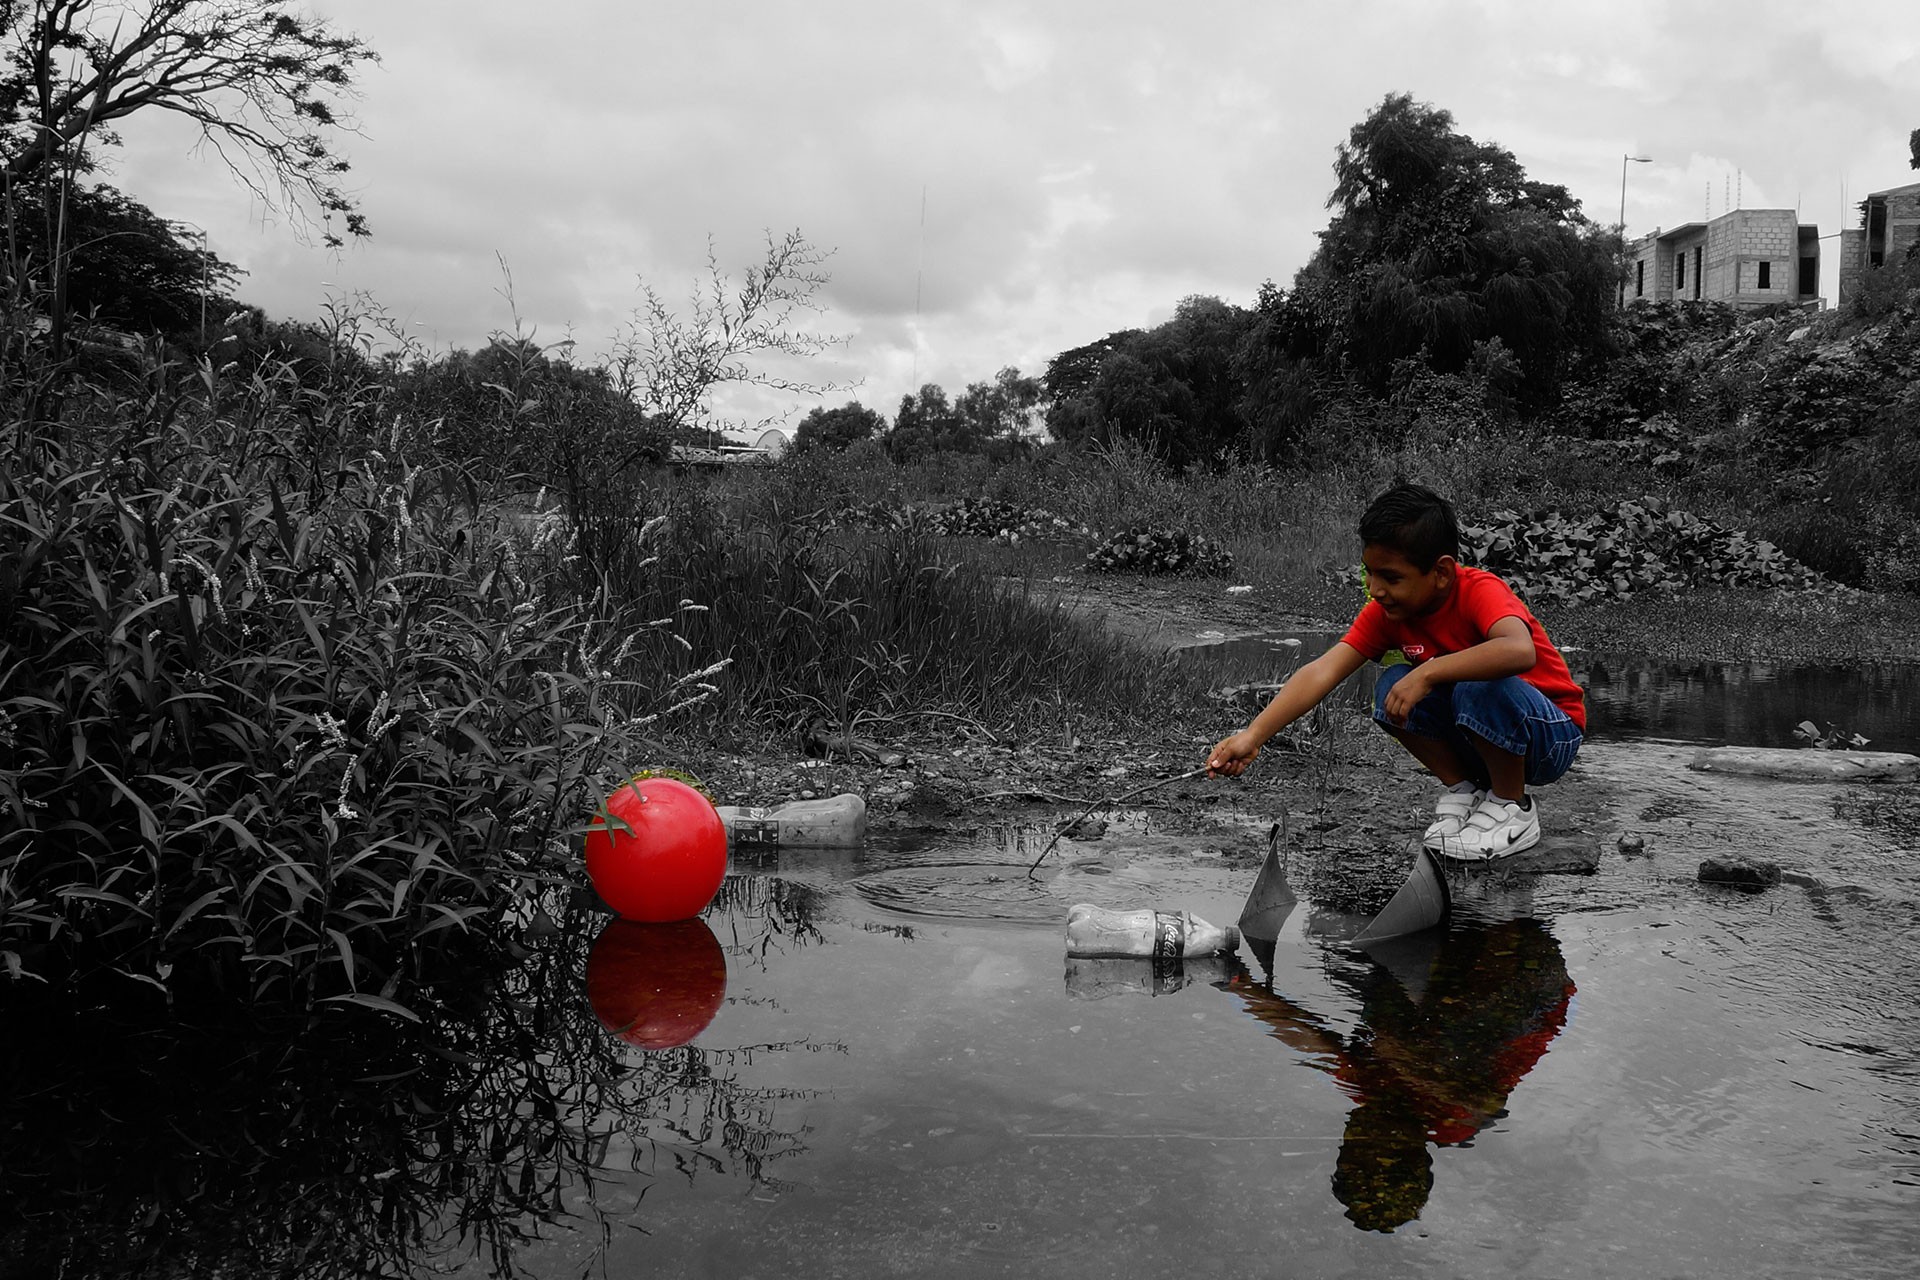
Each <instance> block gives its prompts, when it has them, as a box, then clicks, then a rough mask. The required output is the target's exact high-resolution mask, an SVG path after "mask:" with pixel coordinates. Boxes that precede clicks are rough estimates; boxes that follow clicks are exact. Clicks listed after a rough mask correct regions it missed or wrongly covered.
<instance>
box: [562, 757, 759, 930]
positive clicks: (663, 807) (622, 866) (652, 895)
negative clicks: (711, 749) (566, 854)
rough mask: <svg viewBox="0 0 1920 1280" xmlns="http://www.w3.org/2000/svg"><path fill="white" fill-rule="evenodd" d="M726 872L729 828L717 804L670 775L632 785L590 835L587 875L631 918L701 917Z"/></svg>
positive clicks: (611, 801)
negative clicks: (721, 818)
mask: <svg viewBox="0 0 1920 1280" xmlns="http://www.w3.org/2000/svg"><path fill="white" fill-rule="evenodd" d="M726 875H727V828H726V824H724V823H722V822H721V821H720V814H719V813H718V812H717V811H716V810H715V809H714V807H713V802H712V801H710V800H708V799H707V798H706V797H705V796H703V795H701V794H700V793H699V792H698V791H695V790H694V789H693V788H692V787H690V786H688V785H687V784H686V783H684V782H675V781H674V780H673V779H672V778H639V779H635V780H634V781H632V782H629V783H627V785H625V786H624V787H621V788H620V789H619V790H618V791H616V792H614V793H613V794H612V795H610V796H608V797H607V803H606V807H605V808H604V809H603V810H602V812H601V813H600V815H599V816H597V817H596V818H594V820H593V827H592V829H591V830H589V831H588V832H587V878H588V879H589V880H591V881H593V887H594V888H595V889H596V890H597V891H599V894H600V896H601V897H602V898H604V899H605V900H606V903H607V905H608V906H610V907H612V908H613V909H614V910H615V911H617V912H619V913H620V914H621V915H623V916H625V917H626V918H627V919H629V920H645V921H654V922H659V921H666V920H686V919H689V918H690V917H693V916H697V915H699V914H700V913H701V912H702V911H705V910H706V909H707V904H708V903H709V902H712V901H713V895H714V894H715V893H718V892H719V890H720V882H721V881H722V880H724V879H725V878H726Z"/></svg>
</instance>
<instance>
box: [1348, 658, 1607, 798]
mask: <svg viewBox="0 0 1920 1280" xmlns="http://www.w3.org/2000/svg"><path fill="white" fill-rule="evenodd" d="M1411 670H1413V668H1412V667H1409V666H1404V665H1396V666H1391V667H1388V668H1386V669H1385V670H1384V671H1382V672H1381V673H1380V681H1379V683H1378V684H1376V685H1375V686H1374V690H1373V718H1374V720H1375V721H1376V722H1378V723H1379V724H1381V725H1383V726H1384V725H1387V724H1389V721H1388V720H1387V693H1388V691H1389V690H1391V689H1392V688H1393V686H1394V685H1396V684H1398V683H1399V682H1400V680H1401V678H1402V677H1403V676H1405V675H1406V674H1407V672H1409V671H1411ZM1393 727H1394V728H1399V729H1404V730H1405V731H1406V732H1408V733H1411V734H1413V735H1415V736H1416V737H1421V738H1437V739H1439V740H1440V741H1442V742H1445V743H1447V744H1448V745H1449V746H1451V747H1452V748H1453V749H1454V754H1456V755H1458V756H1459V757H1460V763H1461V764H1462V765H1463V766H1465V768H1466V769H1467V771H1468V773H1469V775H1470V776H1471V777H1472V778H1473V781H1474V782H1475V783H1476V784H1478V785H1479V786H1482V787H1484V786H1486V785H1487V769H1486V764H1485V762H1484V761H1482V760H1481V759H1480V753H1479V752H1478V751H1477V750H1475V749H1474V745H1473V740H1472V739H1471V738H1469V737H1468V736H1467V734H1466V732H1465V731H1466V730H1472V731H1473V732H1474V733H1477V734H1479V735H1480V737H1482V738H1484V739H1485V740H1486V741H1488V742H1490V743H1492V744H1493V745H1494V746H1496V747H1499V748H1500V749H1501V750H1502V751H1510V752H1512V753H1513V754H1515V755H1524V756H1525V757H1526V758H1527V785H1528V786H1540V785H1542V784H1544V783H1548V782H1552V781H1553V780H1554V779H1555V778H1558V777H1559V776H1560V775H1561V774H1563V773H1565V772H1566V771H1567V770H1568V768H1569V767H1571V766H1572V764H1573V758H1574V756H1575V755H1576V754H1578V753H1579V750H1580V743H1581V742H1582V741H1583V737H1582V735H1581V733H1580V726H1579V725H1577V724H1575V723H1574V722H1573V720H1572V719H1571V718H1570V717H1569V716H1568V715H1567V713H1566V712H1564V711H1562V710H1561V709H1560V708H1559V707H1558V706H1556V705H1554V702H1553V699H1551V698H1549V697H1547V695H1546V694H1544V693H1542V692H1540V690H1538V689H1536V688H1534V687H1533V686H1532V685H1530V684H1528V683H1527V682H1526V681H1525V680H1522V679H1521V678H1520V677H1519V676H1507V677H1505V678H1504V679H1500V680H1462V681H1461V682H1460V683H1458V684H1451V685H1448V684H1443V685H1440V686H1439V687H1437V688H1435V689H1434V691H1433V692H1432V693H1429V694H1428V695H1427V696H1426V697H1424V698H1422V699H1421V700H1420V701H1419V702H1417V703H1415V704H1414V707H1413V711H1412V712H1411V713H1410V714H1409V715H1408V716H1407V722H1406V723H1405V724H1404V725H1394V726H1393Z"/></svg>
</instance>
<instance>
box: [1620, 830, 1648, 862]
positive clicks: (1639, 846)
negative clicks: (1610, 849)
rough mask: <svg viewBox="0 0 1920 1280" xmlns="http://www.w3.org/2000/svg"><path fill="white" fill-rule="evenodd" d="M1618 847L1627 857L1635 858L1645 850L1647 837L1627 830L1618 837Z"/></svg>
mask: <svg viewBox="0 0 1920 1280" xmlns="http://www.w3.org/2000/svg"><path fill="white" fill-rule="evenodd" d="M1619 849H1620V852H1622V853H1624V854H1626V855H1627V856H1628V857H1629V858H1637V857H1639V856H1640V855H1641V854H1643V853H1645V852H1646V851H1647V838H1646V837H1645V836H1643V835H1641V834H1639V833H1638V832H1635V831H1629V832H1627V833H1626V834H1624V835H1622V836H1621V837H1620V840H1619Z"/></svg>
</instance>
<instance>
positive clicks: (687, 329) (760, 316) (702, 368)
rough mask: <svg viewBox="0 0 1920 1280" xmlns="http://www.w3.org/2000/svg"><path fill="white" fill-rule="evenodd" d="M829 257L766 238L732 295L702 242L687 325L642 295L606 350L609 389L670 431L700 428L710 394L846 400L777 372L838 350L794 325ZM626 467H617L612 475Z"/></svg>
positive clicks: (837, 387)
mask: <svg viewBox="0 0 1920 1280" xmlns="http://www.w3.org/2000/svg"><path fill="white" fill-rule="evenodd" d="M830 256H831V253H830V251H828V250H824V249H820V248H817V247H816V246H814V245H813V244H812V243H811V242H810V241H808V240H807V238H806V237H805V236H803V235H801V234H800V233H799V232H798V231H789V232H787V233H786V234H785V235H783V236H780V237H778V238H776V237H774V236H773V235H772V234H771V233H769V234H768V236H767V251H766V254H765V256H764V257H763V258H762V259H761V260H760V262H759V263H758V264H757V265H755V266H753V267H751V268H749V269H748V270H747V272H746V273H745V276H744V278H743V280H742V281H741V283H740V285H739V287H738V290H737V292H735V291H734V290H733V289H732V286H731V285H730V284H729V282H728V280H727V278H726V274H725V273H724V272H723V271H721V269H720V264H719V260H718V258H717V257H716V256H715V253H714V249H713V244H712V242H711V241H709V242H708V245H707V278H706V281H705V282H704V283H703V284H702V286H701V287H700V288H699V289H697V290H696V291H695V292H694V295H693V298H692V300H691V304H690V310H689V311H688V313H687V314H686V315H684V316H682V315H680V314H678V313H676V312H675V311H674V310H673V309H672V308H671V307H669V306H668V305H667V304H666V302H665V301H664V300H663V299H662V298H661V297H660V295H659V294H658V293H656V292H654V290H653V287H652V286H651V285H643V286H642V296H643V302H642V305H641V307H640V309H639V310H638V311H636V312H635V313H634V316H633V319H632V320H631V321H630V322H629V323H628V325H627V327H626V329H625V330H624V331H623V332H622V333H621V334H620V335H619V336H618V337H617V338H616V339H615V342H614V346H613V359H612V362H611V364H610V366H609V373H610V375H611V377H612V380H613V385H614V386H615V388H616V389H618V390H619V392H620V393H621V394H622V395H624V396H626V397H628V398H629V399H631V400H632V401H633V402H634V403H635V404H637V405H639V406H640V408H641V409H642V410H643V411H644V412H645V413H646V415H647V417H648V419H649V420H650V421H653V422H657V423H659V424H660V425H661V426H662V427H664V428H665V429H667V430H669V431H673V430H678V429H680V428H683V427H690V428H700V427H705V426H707V424H708V423H709V422H710V421H711V420H712V418H713V403H712V402H713V394H714V392H715V391H716V390H717V389H719V388H721V387H724V386H729V385H732V386H744V387H759V388H761V389H763V390H768V391H779V392H798V393H800V394H802V395H809V396H822V395H830V394H833V393H835V392H838V391H844V390H846V388H845V386H843V385H841V384H838V383H831V382H828V383H812V382H807V381H805V380H803V379H801V378H798V377H796V376H794V375H793V374H791V373H789V372H786V371H785V369H786V368H787V367H790V365H791V363H792V362H794V361H797V360H804V359H809V358H812V357H816V356H819V355H821V354H822V353H824V352H825V351H827V350H828V349H829V348H831V347H834V346H837V345H839V344H840V343H842V342H844V341H845V339H844V338H840V337H833V336H826V335H821V334H816V333H811V332H809V331H807V330H806V329H805V328H804V327H803V326H802V325H801V324H800V323H799V313H800V312H803V311H818V310H820V306H819V304H818V303H817V302H816V301H815V295H816V294H817V293H818V292H819V291H820V289H821V288H822V287H823V286H824V285H825V284H826V283H827V274H826V272H825V271H824V270H822V269H821V268H822V266H823V265H824V264H825V262H826V260H827V258H828V257H830ZM730 293H731V296H729V294H730ZM770 361H771V362H773V363H772V364H771V365H770V364H769V362H770ZM771 421H772V419H767V420H764V421H762V422H761V423H760V424H759V425H761V426H763V427H764V426H767V425H769V424H770V423H771ZM640 447H641V449H643V450H644V449H645V448H646V447H647V446H646V445H644V444H643V445H642V446H640ZM632 460H633V459H632V457H628V458H625V459H622V460H620V461H619V463H618V465H617V466H616V467H615V468H614V470H616V471H617V470H619V469H621V468H622V467H624V466H626V464H627V463H628V462H631V461H632Z"/></svg>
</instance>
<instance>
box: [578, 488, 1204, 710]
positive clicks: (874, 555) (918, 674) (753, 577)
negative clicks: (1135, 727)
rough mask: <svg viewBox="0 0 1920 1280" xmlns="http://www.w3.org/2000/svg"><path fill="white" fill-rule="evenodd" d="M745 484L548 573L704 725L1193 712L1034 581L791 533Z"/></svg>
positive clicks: (905, 543)
mask: <svg viewBox="0 0 1920 1280" xmlns="http://www.w3.org/2000/svg"><path fill="white" fill-rule="evenodd" d="M750 484H751V486H752V488H751V492H752V493H753V494H754V495H755V500H754V501H752V502H742V501H741V495H740V493H738V492H737V491H729V490H728V489H727V488H726V487H719V488H715V487H709V486H705V485H702V484H699V483H697V482H692V483H689V482H684V481H683V482H680V483H677V484H672V483H670V484H669V485H667V486H666V487H664V488H662V489H660V490H657V491H652V492H650V493H648V494H647V495H646V496H645V497H644V498H643V499H641V500H640V504H641V505H642V506H643V509H644V510H650V511H652V512H653V513H654V514H653V515H651V516H649V517H645V518H643V517H642V514H641V513H640V512H636V513H634V514H632V515H630V516H628V517H627V518H626V520H625V523H624V530H625V534H624V538H625V541H624V542H623V541H621V540H619V539H614V538H610V537H609V536H608V535H609V533H610V530H609V528H608V526H606V525H604V524H603V525H601V526H599V527H598V528H597V529H596V530H595V534H596V551H595V553H594V555H593V557H591V560H592V562H593V563H592V564H591V566H590V567H589V557H587V556H581V555H578V553H576V552H568V553H566V554H560V555H557V556H556V567H555V572H556V573H560V572H564V569H563V568H562V567H561V563H560V562H565V561H566V560H567V557H568V555H575V556H577V559H576V560H575V561H574V567H575V570H576V582H575V589H576V590H578V591H591V592H598V593H600V595H601V597H602V598H603V599H604V600H605V602H606V606H605V607H606V608H607V609H608V610H609V612H610V614H611V615H613V616H615V617H617V618H618V619H620V621H619V622H618V624H617V625H618V627H619V629H620V630H621V631H622V632H623V634H624V635H625V637H626V647H625V650H624V657H625V659H626V661H627V662H628V663H630V664H633V665H634V666H635V667H636V668H637V669H639V670H644V671H646V672H647V673H649V676H650V678H653V679H656V680H664V681H668V682H671V681H675V680H685V679H687V678H689V677H690V676H698V677H699V679H700V681H701V682H702V683H703V684H706V685H708V686H709V687H710V688H711V689H712V690H713V691H714V697H713V698H712V700H711V704H710V709H711V711H712V713H713V714H714V715H716V716H719V717H722V718H725V719H730V720H732V721H734V722H735V723H737V724H743V725H745V724H751V725H759V726H762V727H766V726H790V725H792V724H795V723H798V722H799V721H801V720H803V719H805V718H807V717H810V716H812V715H815V714H824V715H826V716H827V717H828V718H829V719H830V720H832V721H834V722H836V723H841V724H843V725H847V726H849V727H850V726H852V725H853V724H855V723H857V722H861V721H872V720H881V719H903V718H908V717H910V716H912V715H917V714H921V713H926V712H936V713H939V714H941V715H946V716H954V715H959V716H964V717H967V718H969V719H973V720H976V721H978V722H981V723H983V724H986V723H991V724H993V725H997V726H1004V727H1006V728H1007V729H1009V730H1012V731H1015V732H1018V731H1020V730H1022V729H1023V728H1030V727H1035V726H1037V725H1039V724H1041V723H1042V722H1044V723H1047V724H1051V722H1052V719H1053V718H1054V711H1053V709H1054V708H1055V707H1056V706H1057V704H1058V703H1059V700H1060V699H1061V698H1062V697H1065V698H1069V699H1072V700H1074V701H1075V702H1077V703H1080V704H1090V705H1091V707H1092V708H1093V709H1094V710H1096V711H1106V712H1117V711H1120V710H1123V709H1128V708H1136V709H1138V708H1145V707H1149V706H1159V707H1161V708H1163V709H1165V708H1171V707H1172V706H1175V705H1178V704H1179V703H1182V702H1185V701H1187V700H1189V699H1190V698H1191V697H1192V694H1193V691H1192V690H1190V689H1187V688H1186V687H1185V685H1184V684H1183V683H1182V678H1181V677H1180V675H1179V674H1178V672H1177V671H1176V670H1175V668H1174V667H1173V666H1172V664H1171V663H1170V662H1169V661H1168V660H1167V659H1166V657H1165V655H1160V654H1154V653H1151V652H1149V651H1146V650H1142V649H1139V648H1137V647H1134V646H1132V645H1130V644H1128V643H1127V642H1125V641H1124V640H1121V639H1119V638H1117V637H1113V636H1110V635H1107V634H1105V633H1104V632H1103V631H1102V630H1101V629H1100V628H1099V627H1098V626H1097V625H1096V624H1095V623H1093V622H1092V621H1090V620H1088V619H1085V618H1082V617H1080V616H1078V615H1075V614H1074V613H1073V612H1072V611H1071V610H1070V609H1068V608H1067V607H1065V606H1063V605H1061V604H1060V603H1058V602H1056V601H1052V600H1049V599H1047V598H1046V597H1045V595H1044V593H1042V592H1040V591H1037V590H1035V589H1034V586H1033V584H1032V583H1031V582H1030V581H1009V580H1007V579H1006V578H1004V577H1001V576H998V575H996V574H995V573H994V572H993V571H992V569H991V567H990V566H988V565H984V564H982V563H979V562H978V561H976V560H975V559H973V558H972V557H970V556H968V555H966V554H964V552H961V551H957V550H956V549H954V548H952V547H944V546H942V545H940V544H941V541H942V540H941V539H938V538H935V537H933V536H930V535H928V534H926V533H924V532H923V531H920V530H917V529H914V528H912V527H903V528H898V529H891V530H882V531H851V530H840V531H831V530H828V529H826V528H824V527H823V526H822V525H821V524H820V523H819V522H817V521H812V520H808V519H804V518H802V517H803V516H804V515H806V514H807V512H806V511H805V510H803V508H805V507H807V506H808V503H807V502H805V501H802V500H801V495H800V492H797V491H795V490H793V489H790V488H786V487H784V486H782V485H780V484H778V483H777V482H771V481H769V480H768V479H767V478H764V477H763V478H761V479H759V480H757V481H752V482H750ZM643 534H646V535H647V536H648V539H649V540H647V541H643V540H642V535H643ZM561 545H562V546H564V545H568V544H565V543H564V540H563V542H562V544H561ZM571 545H575V546H578V545H580V544H579V543H578V542H575V543H573V544H571ZM554 550H556V551H557V550H559V548H558V547H556V548H554ZM668 619H671V620H672V621H673V626H672V628H671V629H670V630H653V629H650V628H651V627H653V626H654V625H655V624H657V623H659V622H662V621H664V620H668ZM707 656H713V657H718V658H720V659H722V660H724V661H725V663H726V665H725V667H724V668H720V669H715V667H714V664H713V663H712V662H703V659H704V657H707ZM696 664H702V665H696ZM636 678H638V677H637V675H636Z"/></svg>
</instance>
